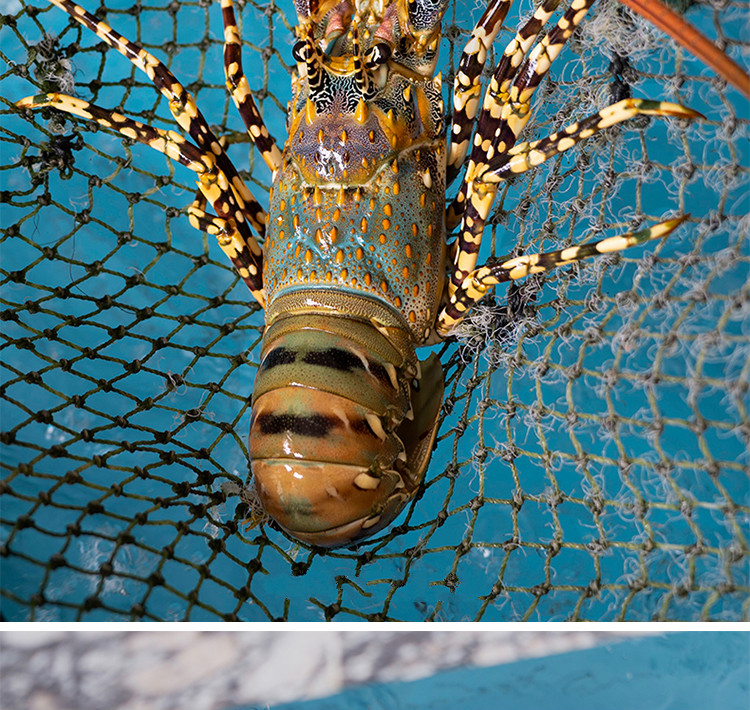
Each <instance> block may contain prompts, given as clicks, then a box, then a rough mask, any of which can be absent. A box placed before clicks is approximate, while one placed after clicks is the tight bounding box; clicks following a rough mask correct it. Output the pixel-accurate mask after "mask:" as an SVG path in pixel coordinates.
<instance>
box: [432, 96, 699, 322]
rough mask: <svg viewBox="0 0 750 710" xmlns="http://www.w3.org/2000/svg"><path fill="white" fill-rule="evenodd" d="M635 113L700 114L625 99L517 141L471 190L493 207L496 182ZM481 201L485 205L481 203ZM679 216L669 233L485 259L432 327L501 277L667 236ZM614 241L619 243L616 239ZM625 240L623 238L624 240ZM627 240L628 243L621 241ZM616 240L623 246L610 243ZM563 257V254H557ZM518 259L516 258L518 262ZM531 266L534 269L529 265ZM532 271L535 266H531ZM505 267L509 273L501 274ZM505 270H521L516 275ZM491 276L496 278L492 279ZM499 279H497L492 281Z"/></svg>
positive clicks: (462, 310)
mask: <svg viewBox="0 0 750 710" xmlns="http://www.w3.org/2000/svg"><path fill="white" fill-rule="evenodd" d="M639 114H644V115H651V116H674V117H677V118H687V119H692V118H704V117H703V116H702V114H700V113H698V112H697V111H693V110H692V109H689V108H685V107H684V106H680V105H679V104H672V103H667V102H663V101H647V100H645V99H625V100H623V101H619V102H618V103H616V104H613V105H612V106H608V107H607V108H605V109H602V110H601V111H599V112H597V113H595V114H594V115H592V116H589V117H587V118H585V119H583V120H582V121H579V122H578V123H573V124H571V125H570V126H568V127H567V128H565V129H564V130H562V131H560V132H558V133H554V134H553V135H551V136H549V137H548V138H544V139H542V140H538V141H532V142H524V143H519V144H518V145H516V146H514V147H513V148H511V149H510V150H509V151H508V152H507V153H504V154H502V155H500V156H498V157H496V158H495V159H494V160H493V161H491V164H490V165H485V166H483V167H484V170H485V171H484V172H483V173H482V174H480V175H477V176H476V178H475V184H474V188H473V189H474V190H475V192H474V194H475V195H476V196H479V197H481V198H482V199H484V200H486V201H487V204H486V210H487V212H489V209H490V207H491V205H492V199H493V198H494V196H495V192H496V190H497V184H498V183H500V182H501V181H503V180H505V179H506V178H508V177H509V176H511V175H514V174H518V173H522V172H525V171H526V170H528V169H529V168H532V167H534V166H536V165H540V164H541V163H543V162H544V161H545V160H549V159H550V158H552V157H554V156H555V155H558V154H560V153H563V152H565V151H566V150H569V149H570V148H572V147H573V146H575V145H576V144H577V143H579V142H580V141H582V140H585V139H586V138H589V137H590V136H592V135H594V134H596V133H598V132H599V131H601V130H603V129H604V128H608V127H609V126H613V125H615V124H617V123H621V122H622V121H626V120H628V119H629V118H632V117H634V116H637V115H639ZM483 204H484V203H483ZM680 221H682V220H672V221H671V222H668V223H663V224H670V225H671V224H672V222H674V226H672V227H671V228H670V229H669V230H668V231H660V230H661V227H662V226H663V224H662V225H656V226H655V227H652V228H651V230H645V231H644V232H638V233H636V234H634V235H625V236H624V237H623V238H622V239H620V238H619V237H613V238H610V239H605V240H603V241H602V242H597V243H596V244H592V245H585V246H581V247H570V249H574V250H577V251H574V252H571V251H570V249H564V250H561V251H559V252H550V253H549V254H542V255H531V256H528V257H517V259H511V260H509V261H507V262H503V264H504V265H505V266H504V265H498V264H497V262H496V261H491V262H488V264H486V265H485V266H483V267H481V268H480V269H478V270H476V271H472V272H470V273H469V274H467V276H466V277H464V279H463V281H462V283H461V285H460V286H459V287H458V289H456V291H455V292H453V293H452V294H451V293H449V297H450V302H449V303H448V305H447V306H446V307H445V308H444V309H443V311H442V312H441V313H440V314H439V316H438V319H437V326H436V330H437V331H438V333H440V334H441V335H443V336H445V335H446V334H448V333H449V331H450V330H451V329H452V328H453V327H454V326H455V325H456V324H457V323H458V322H459V321H460V320H461V319H462V318H463V316H464V315H465V314H466V311H468V310H469V308H471V306H472V305H473V304H474V303H476V301H477V300H479V299H480V298H482V296H484V294H485V293H486V292H487V290H488V289H489V288H490V287H491V286H493V285H495V284H497V283H500V282H501V281H508V280H512V279H515V278H522V277H523V276H526V275H527V273H539V272H541V271H547V270H549V269H551V268H553V267H555V266H559V265H560V264H563V263H570V262H573V261H579V260H580V259H584V258H586V257H588V256H593V255H595V254H603V253H606V252H607V251H617V250H619V249H625V248H627V247H628V246H632V245H634V244H640V243H641V242H643V241H646V240H648V239H655V238H657V237H659V236H664V235H665V234H668V233H669V232H670V231H672V229H674V227H676V226H677V224H679V223H680ZM618 240H619V241H618ZM623 240H624V241H623ZM626 242H627V243H626ZM615 244H621V245H622V246H619V247H614V246H613V245H615ZM561 255H562V256H561ZM558 257H561V258H562V261H559V262H556V261H555V259H557V258H558ZM519 259H520V260H521V261H518V260H519ZM507 264H512V265H513V268H512V269H511V270H508V269H507V268H506V266H507ZM523 264H526V265H527V266H528V267H529V268H530V269H531V270H529V271H527V272H525V273H521V266H523ZM532 267H533V268H532ZM534 269H536V270H534ZM506 271H508V274H506V273H505V272H506ZM509 274H520V275H518V276H514V275H509ZM493 279H496V280H494V281H493ZM497 279H499V280H497Z"/></svg>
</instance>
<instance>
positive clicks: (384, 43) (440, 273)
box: [250, 2, 446, 546]
mask: <svg viewBox="0 0 750 710" xmlns="http://www.w3.org/2000/svg"><path fill="white" fill-rule="evenodd" d="M311 5H312V4H311V3H301V2H299V3H297V9H298V13H299V16H300V22H301V24H300V28H299V33H300V41H299V42H298V43H297V45H296V46H295V50H294V53H295V58H296V59H297V62H298V63H297V75H296V76H295V78H294V80H293V88H294V98H293V99H292V102H291V104H290V112H289V121H288V127H289V138H288V140H287V142H286V144H285V146H284V151H283V158H282V164H281V169H280V170H279V171H278V173H277V174H276V176H275V180H274V182H273V187H272V190H271V196H270V207H269V213H268V221H267V239H266V243H265V245H264V272H263V277H264V288H265V292H266V297H267V318H266V320H267V326H268V327H267V331H266V333H265V336H264V343H263V351H262V361H261V365H260V369H259V372H258V375H257V378H256V381H255V389H254V395H253V415H252V423H251V430H250V458H251V461H252V464H251V465H252V472H253V476H254V479H255V485H256V491H257V493H258V495H259V497H260V500H261V502H262V504H263V506H264V508H265V509H266V511H267V512H268V513H269V514H270V515H271V516H272V517H273V518H274V519H275V520H276V521H277V522H278V523H279V525H281V527H283V528H284V529H285V530H286V531H287V532H289V533H290V534H291V535H293V536H294V537H297V538H299V539H301V540H304V541H306V542H309V543H313V544H316V545H324V546H331V545H341V544H345V543H350V542H353V541H356V540H357V539H359V538H361V537H364V536H366V535H370V534H372V533H374V532H375V531H377V530H380V529H381V528H383V527H384V526H386V525H388V523H390V522H391V521H392V520H393V518H394V517H395V516H396V515H397V514H398V513H399V512H400V510H401V509H402V508H403V506H404V505H405V503H406V502H407V501H408V500H409V499H411V498H412V497H413V496H414V494H415V493H416V491H417V490H418V487H419V484H420V483H421V480H422V478H423V476H424V473H425V470H426V467H427V462H428V460H429V454H430V451H431V448H432V444H433V440H434V437H435V432H436V429H437V417H438V412H439V409H440V403H441V400H442V392H443V380H442V371H441V369H440V364H439V362H438V360H437V358H431V359H428V361H426V363H422V364H420V362H419V360H418V359H417V356H416V353H415V347H417V346H418V345H421V344H423V343H425V342H427V341H429V339H430V338H431V336H432V334H433V332H432V326H433V324H434V322H435V317H436V314H437V311H438V307H439V305H440V298H441V294H442V291H443V281H444V277H445V272H446V266H445V241H446V240H445V220H444V214H445V174H446V167H445V166H446V139H445V132H444V126H443V117H442V114H443V103H442V97H441V86H440V79H439V78H434V77H433V72H434V65H435V60H436V56H437V45H438V41H439V32H440V18H441V16H442V13H443V11H444V5H443V4H440V5H434V6H429V5H427V6H425V5H420V6H419V8H417V6H416V4H415V5H414V8H415V11H416V10H420V12H422V11H424V9H425V7H427V8H428V10H429V12H428V17H423V16H422V15H413V14H412V15H410V14H409V12H410V11H409V7H410V5H409V4H408V3H402V2H397V3H394V4H392V5H390V6H388V7H387V8H385V10H384V11H383V13H382V14H378V11H377V8H375V6H374V5H373V6H372V7H373V9H372V11H371V12H370V13H365V12H363V8H362V7H361V5H360V6H358V12H359V13H361V14H360V16H358V15H357V13H356V12H355V10H354V9H353V8H351V7H350V6H347V5H346V4H343V5H342V4H336V3H323V4H322V5H316V6H315V7H311ZM402 17H406V18H407V20H406V21H404V20H403V19H402ZM323 44H326V45H327V51H326V52H325V53H323V52H322V51H321V49H320V47H321V45H323Z"/></svg>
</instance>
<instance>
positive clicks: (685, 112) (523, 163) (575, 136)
mask: <svg viewBox="0 0 750 710" xmlns="http://www.w3.org/2000/svg"><path fill="white" fill-rule="evenodd" d="M638 115H646V116H672V117H674V118H687V119H693V118H705V116H703V114H701V113H698V112H697V111H693V110H692V109H689V108H686V107H685V106H681V105H680V104H673V103H669V102H666V101H648V100H647V99H624V100H622V101H618V102H617V103H616V104H612V105H611V106H607V108H605V109H602V110H601V111H599V112H597V113H595V114H593V115H591V116H588V117H587V118H584V119H583V120H582V121H578V122H577V123H573V124H571V125H570V126H568V127H567V128H564V129H563V130H562V131H559V132H557V133H553V134H552V135H551V136H548V137H547V138H543V139H541V140H538V141H529V142H524V143H518V144H517V145H515V146H514V147H513V148H511V149H510V150H508V151H507V152H505V153H502V154H500V155H497V156H496V157H494V158H493V159H492V160H490V161H489V164H488V165H487V166H486V167H487V170H486V172H484V173H482V175H480V176H478V177H477V178H476V179H475V183H485V184H488V183H498V182H501V181H502V180H505V179H507V178H508V177H510V176H511V175H517V174H519V173H523V172H526V171H527V170H529V169H530V168H533V167H535V166H537V165H540V164H541V163H543V162H544V161H545V160H549V159H550V158H553V157H554V156H556V155H559V154H560V153H564V152H565V151H566V150H570V149H571V148H572V147H573V146H575V145H577V144H578V143H580V142H581V141H583V140H585V139H586V138H590V137H591V136H593V135H595V134H596V133H599V131H602V130H604V129H605V128H609V127H610V126H614V125H615V124H617V123H622V122H623V121H627V120H628V119H629V118H633V117H634V116H638Z"/></svg>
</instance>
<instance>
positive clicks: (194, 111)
mask: <svg viewBox="0 0 750 710" xmlns="http://www.w3.org/2000/svg"><path fill="white" fill-rule="evenodd" d="M49 1H50V2H51V3H52V4H53V5H55V6H57V7H59V8H60V9H61V10H64V11H65V12H67V13H68V14H69V15H70V16H71V17H72V18H73V19H74V20H76V22H79V23H80V24H81V25H83V26H84V27H86V28H87V29H89V30H91V31H92V32H94V34H96V35H97V36H98V37H100V38H101V39H103V40H104V41H105V42H106V43H107V44H108V45H109V46H110V47H112V48H113V49H116V50H117V51H118V52H120V54H122V55H123V56H124V57H126V58H127V59H128V60H130V62H132V64H133V65H134V66H136V67H137V68H138V69H140V70H141V71H143V72H144V73H145V74H146V75H147V76H148V78H149V79H150V80H151V81H152V82H153V84H154V86H155V87H156V88H157V89H158V90H159V91H160V92H161V94H162V95H163V96H165V97H166V98H167V99H168V100H169V110H170V112H171V113H172V116H174V119H175V120H176V121H177V123H178V124H179V126H180V127H181V128H182V129H183V130H184V131H185V132H187V133H188V134H189V135H190V137H191V138H192V139H193V140H194V141H195V143H196V144H197V145H198V146H199V147H200V148H202V149H203V150H204V151H206V152H211V153H213V154H214V155H215V156H216V163H217V165H218V166H219V168H220V169H221V170H222V171H223V172H224V174H225V175H226V176H227V178H228V179H229V184H230V185H231V190H232V192H233V193H234V195H235V198H236V200H235V201H236V202H238V203H239V209H238V211H237V214H236V215H235V219H236V221H237V222H238V223H240V222H244V221H245V220H247V221H248V222H249V223H250V225H251V226H252V228H253V229H254V230H255V232H256V233H257V234H258V235H259V236H260V238H261V239H263V237H264V236H265V229H266V227H265V222H266V215H265V211H264V210H263V208H262V207H261V206H260V204H259V203H258V201H257V200H256V199H255V198H254V197H253V196H252V194H251V193H250V190H248V188H247V185H245V183H244V182H243V180H242V178H240V176H239V174H238V173H237V170H236V168H235V167H234V166H233V165H232V163H231V161H230V160H229V158H228V157H227V155H226V153H225V152H224V151H223V150H222V148H221V145H220V144H219V141H218V140H217V139H216V136H214V134H213V132H212V131H211V129H210V128H209V126H208V123H207V122H206V119H205V118H204V117H203V114H201V112H200V111H199V109H198V107H197V106H196V104H195V100H194V99H193V97H192V96H191V95H190V93H189V92H188V91H187V89H185V87H183V86H182V84H180V82H179V81H177V79H176V78H175V76H174V75H173V74H172V72H170V71H169V69H167V67H166V66H165V65H164V64H163V63H162V62H160V61H159V60H158V59H157V58H156V57H154V56H153V55H152V54H149V53H148V52H147V51H146V50H145V49H143V48H142V47H140V46H139V45H137V44H135V43H134V42H131V41H130V40H129V39H127V38H126V37H123V36H122V35H121V34H120V33H119V32H117V31H116V30H113V29H112V28H111V27H110V26H109V25H108V24H106V23H105V22H100V21H99V20H97V18H96V17H94V15H92V14H91V13H89V12H87V11H86V10H84V9H83V8H82V7H80V6H79V5H76V4H75V3H73V2H71V1H70V0H49ZM209 199H210V198H209Z"/></svg>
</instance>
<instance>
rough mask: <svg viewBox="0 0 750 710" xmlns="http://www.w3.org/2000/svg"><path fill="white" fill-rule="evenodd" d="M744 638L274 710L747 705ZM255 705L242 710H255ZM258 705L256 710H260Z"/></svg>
mask: <svg viewBox="0 0 750 710" xmlns="http://www.w3.org/2000/svg"><path fill="white" fill-rule="evenodd" d="M748 706H750V637H749V636H748V634H747V633H743V632H715V631H713V632H712V631H707V632H699V633H693V632H686V633H668V634H665V635H664V636H658V637H654V638H642V639H634V640H628V641H621V642H617V643H611V644H607V645H604V646H600V647H597V648H592V649H587V650H585V651H572V652H569V653H562V654H558V655H554V656H546V657H543V658H533V659H527V660H523V661H517V662H515V663H506V664H503V665H499V666H492V667H489V668H460V669H456V670H452V671H446V672H443V673H440V674H439V675H436V676H432V677H430V678H424V679H422V680H417V681H411V682H393V683H379V684H373V685H363V686H359V687H354V688H350V689H347V690H345V691H344V692H342V693H339V694H337V695H333V696H329V697H326V698H317V699H315V700H309V701H299V702H292V703H282V704H280V705H272V706H270V705H267V706H266V707H267V708H273V710H308V709H312V708H315V710H360V708H361V709H362V710H391V709H392V708H400V709H401V710H452V709H453V708H464V709H465V710H513V709H514V708H524V709H525V710H546V709H547V708H557V709H558V710H746V708H747V707H748ZM256 707H257V706H255V707H253V708H252V709H251V708H243V709H242V710H256ZM258 710H260V708H258Z"/></svg>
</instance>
